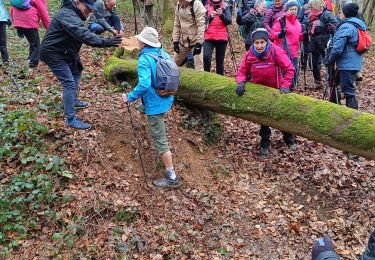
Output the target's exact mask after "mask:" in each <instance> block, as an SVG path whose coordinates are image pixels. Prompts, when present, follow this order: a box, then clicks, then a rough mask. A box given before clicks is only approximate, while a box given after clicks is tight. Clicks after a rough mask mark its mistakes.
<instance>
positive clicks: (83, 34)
mask: <svg viewBox="0 0 375 260" xmlns="http://www.w3.org/2000/svg"><path fill="white" fill-rule="evenodd" d="M94 1H95V0H73V1H72V0H63V6H62V8H61V9H60V10H59V11H58V12H57V13H56V15H55V16H54V17H53V19H52V21H51V24H50V26H49V27H48V30H47V32H46V35H45V37H44V39H43V41H42V45H41V60H42V61H44V62H45V63H46V64H47V65H48V67H49V68H50V69H51V70H52V72H53V74H55V76H56V77H57V79H58V80H59V81H60V82H61V84H62V86H63V102H64V114H65V118H66V124H67V125H68V126H70V127H72V128H75V129H81V130H87V129H90V128H91V125H89V124H87V123H84V122H82V121H80V120H78V118H77V116H76V111H75V109H76V108H86V107H88V103H87V102H83V101H80V100H79V99H78V86H79V82H80V80H81V75H82V70H83V66H82V63H81V60H80V57H79V51H80V49H81V46H82V43H85V44H87V45H91V46H94V47H111V46H118V45H119V44H120V42H121V37H118V36H116V37H114V38H109V39H105V38H101V37H100V36H98V35H96V34H95V33H92V32H90V30H89V29H88V28H87V27H85V24H84V21H85V20H86V18H87V17H88V16H89V15H90V13H91V12H92V10H93V9H94V8H95V7H94Z"/></svg>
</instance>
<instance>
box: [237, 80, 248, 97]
mask: <svg viewBox="0 0 375 260" xmlns="http://www.w3.org/2000/svg"><path fill="white" fill-rule="evenodd" d="M245 90H246V88H245V82H241V83H240V84H238V86H237V89H236V94H237V95H239V96H242V95H243V94H244V93H245Z"/></svg>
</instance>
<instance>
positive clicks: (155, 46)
mask: <svg viewBox="0 0 375 260" xmlns="http://www.w3.org/2000/svg"><path fill="white" fill-rule="evenodd" d="M136 37H137V39H138V46H139V50H140V53H139V58H138V84H137V86H136V87H135V88H134V89H133V90H132V91H131V92H130V93H129V94H128V95H126V94H123V95H122V99H123V101H124V102H125V103H128V102H134V101H136V100H137V99H142V103H143V105H144V113H145V114H146V115H147V121H148V124H149V126H150V130H151V137H152V140H153V144H154V147H155V150H156V151H157V152H158V154H159V155H160V157H161V159H162V161H163V164H164V166H165V177H164V178H162V179H158V180H154V181H153V184H154V185H155V186H156V187H158V188H172V187H177V186H178V185H179V183H180V178H179V177H177V176H176V172H175V170H174V168H173V163H172V153H171V151H170V150H169V146H168V138H167V134H166V129H165V125H164V114H165V113H166V112H168V111H169V110H170V108H171V106H172V103H173V96H168V97H162V96H159V94H158V93H157V91H156V89H155V86H156V67H157V66H156V64H157V62H156V60H155V58H154V57H152V56H155V57H160V56H164V57H165V58H166V59H171V57H170V56H169V55H168V54H167V53H166V52H165V51H164V50H163V49H161V43H160V42H159V35H158V32H157V31H156V30H155V29H154V28H151V27H145V28H144V29H143V30H142V32H141V33H140V34H139V35H137V36H136Z"/></svg>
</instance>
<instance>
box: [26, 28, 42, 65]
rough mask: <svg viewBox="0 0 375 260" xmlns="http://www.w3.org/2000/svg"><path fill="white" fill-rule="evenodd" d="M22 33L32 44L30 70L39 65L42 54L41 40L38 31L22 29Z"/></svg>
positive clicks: (30, 48)
mask: <svg viewBox="0 0 375 260" xmlns="http://www.w3.org/2000/svg"><path fill="white" fill-rule="evenodd" d="M22 33H23V34H24V35H25V37H26V39H27V41H28V42H29V44H30V47H29V60H30V62H29V68H36V67H37V66H38V63H39V53H40V38H39V32H38V30H37V29H25V28H22Z"/></svg>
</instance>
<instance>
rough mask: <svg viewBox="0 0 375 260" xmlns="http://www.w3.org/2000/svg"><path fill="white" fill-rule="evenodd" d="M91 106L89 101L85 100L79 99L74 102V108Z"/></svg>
mask: <svg viewBox="0 0 375 260" xmlns="http://www.w3.org/2000/svg"><path fill="white" fill-rule="evenodd" d="M88 106H89V103H87V102H85V101H80V100H78V99H77V101H76V102H75V103H74V108H86V107H88Z"/></svg>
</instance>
